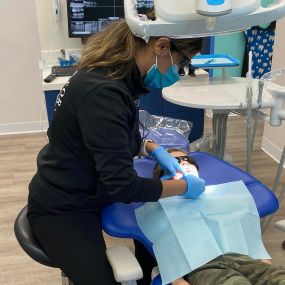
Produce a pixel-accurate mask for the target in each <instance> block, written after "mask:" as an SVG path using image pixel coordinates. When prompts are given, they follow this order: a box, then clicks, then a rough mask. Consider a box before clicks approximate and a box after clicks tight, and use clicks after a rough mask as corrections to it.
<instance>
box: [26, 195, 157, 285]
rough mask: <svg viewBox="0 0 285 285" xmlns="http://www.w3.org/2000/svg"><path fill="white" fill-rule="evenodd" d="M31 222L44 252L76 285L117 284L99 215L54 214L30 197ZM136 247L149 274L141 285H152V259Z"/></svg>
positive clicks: (140, 259) (141, 248) (143, 250)
mask: <svg viewBox="0 0 285 285" xmlns="http://www.w3.org/2000/svg"><path fill="white" fill-rule="evenodd" d="M28 219H29V222H30V224H31V227H32V231H33V233H34V234H35V236H36V238H37V239H38V241H39V243H40V244H41V246H42V247H43V249H44V250H45V252H46V253H47V254H48V256H49V257H50V259H51V260H52V261H53V262H54V263H55V264H56V265H57V266H58V267H59V268H60V269H61V270H62V272H64V274H65V275H66V276H68V277H69V278H70V280H71V281H72V282H73V283H74V284H75V285H114V284H118V283H117V282H116V281H115V279H114V276H113V271H112V269H111V266H110V264H109V262H108V259H107V257H106V245H105V242H104V239H103V235H102V228H101V224H100V219H99V213H98V212H76V213H69V214H68V213H67V214H62V215H54V214H50V213H48V212H47V211H46V210H44V209H43V208H41V207H40V206H39V205H38V204H37V203H35V202H34V201H33V200H32V199H31V198H30V197H29V202H28ZM137 245H138V247H137V248H136V254H137V255H138V258H139V262H140V264H141V265H142V267H143V271H144V274H146V278H144V280H142V281H140V282H141V283H139V284H140V285H149V284H150V272H151V269H149V268H150V266H149V265H150V264H149V261H148V258H149V259H150V260H151V261H153V259H152V257H151V256H150V255H149V254H148V253H147V252H146V250H145V249H144V247H143V246H141V245H140V244H137ZM145 255H146V256H147V258H145Z"/></svg>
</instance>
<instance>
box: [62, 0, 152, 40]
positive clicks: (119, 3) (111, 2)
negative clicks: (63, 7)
mask: <svg viewBox="0 0 285 285" xmlns="http://www.w3.org/2000/svg"><path fill="white" fill-rule="evenodd" d="M137 6H138V13H140V14H144V13H146V12H147V11H149V10H150V9H151V8H152V7H153V0H138V5H137ZM67 10H68V11H67V12H68V30H69V36H70V37H84V36H88V35H90V34H93V33H96V32H100V31H101V30H102V29H104V28H105V27H106V26H107V25H108V24H109V23H111V22H113V21H117V20H119V19H121V18H124V0H67Z"/></svg>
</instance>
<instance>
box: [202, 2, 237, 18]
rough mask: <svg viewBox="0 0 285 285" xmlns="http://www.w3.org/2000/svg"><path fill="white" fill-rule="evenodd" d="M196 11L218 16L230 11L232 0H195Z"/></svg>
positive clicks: (209, 15) (205, 14) (208, 15)
mask: <svg viewBox="0 0 285 285" xmlns="http://www.w3.org/2000/svg"><path fill="white" fill-rule="evenodd" d="M196 11H197V13H198V14H200V15H203V16H207V17H218V16H223V15H226V14H229V13H231V12H232V0H196Z"/></svg>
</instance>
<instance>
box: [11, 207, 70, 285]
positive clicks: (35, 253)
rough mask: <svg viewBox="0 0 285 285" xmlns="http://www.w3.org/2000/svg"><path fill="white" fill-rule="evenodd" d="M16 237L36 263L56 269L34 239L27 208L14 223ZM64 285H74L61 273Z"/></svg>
mask: <svg viewBox="0 0 285 285" xmlns="http://www.w3.org/2000/svg"><path fill="white" fill-rule="evenodd" d="M14 232H15V236H16V238H17V240H18V242H19V244H20V246H21V247H22V249H23V250H24V251H25V252H26V253H27V254H28V255H29V256H30V257H31V258H32V259H33V260H35V261H37V262H38V263H40V264H43V265H46V266H49V267H55V268H57V266H56V265H55V264H54V263H53V262H52V261H51V260H50V258H49V257H48V256H47V255H46V253H45V252H44V251H43V249H42V248H41V246H40V244H39V243H38V241H37V240H36V238H35V237H34V235H33V233H32V231H31V228H30V224H29V222H28V219H27V206H26V207H24V208H23V209H22V210H21V212H20V213H19V214H18V216H17V218H16V220H15V223H14ZM61 276H62V285H73V284H72V282H71V281H70V280H69V279H68V278H67V277H66V276H65V275H64V273H63V272H61Z"/></svg>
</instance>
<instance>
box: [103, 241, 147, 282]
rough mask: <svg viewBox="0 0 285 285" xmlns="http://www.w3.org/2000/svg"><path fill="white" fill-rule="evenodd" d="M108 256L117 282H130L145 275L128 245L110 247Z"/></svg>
mask: <svg viewBox="0 0 285 285" xmlns="http://www.w3.org/2000/svg"><path fill="white" fill-rule="evenodd" d="M107 257H108V260H109V262H110V264H111V266H112V269H113V272H114V277H115V280H116V281H117V282H120V283H128V282H131V281H135V280H139V279H141V278H142V277H143V272H142V269H141V267H140V265H139V263H138V261H137V259H136V258H135V256H134V254H133V253H132V252H131V251H130V249H129V248H128V247H125V246H113V247H109V248H107Z"/></svg>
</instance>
